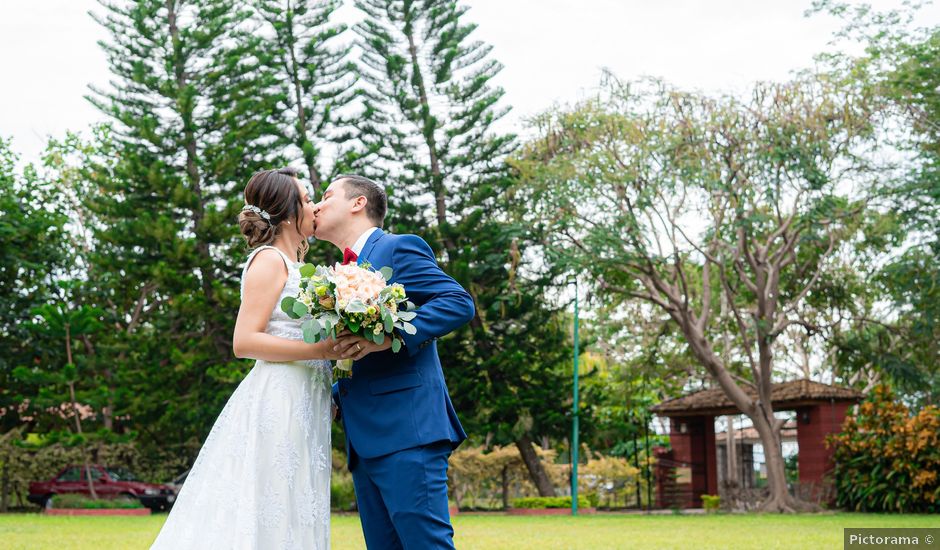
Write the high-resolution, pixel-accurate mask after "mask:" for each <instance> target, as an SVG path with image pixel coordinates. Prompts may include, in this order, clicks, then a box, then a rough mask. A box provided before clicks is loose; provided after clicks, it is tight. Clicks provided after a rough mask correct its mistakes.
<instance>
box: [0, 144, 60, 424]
mask: <svg viewBox="0 0 940 550" xmlns="http://www.w3.org/2000/svg"><path fill="white" fill-rule="evenodd" d="M16 161H17V158H16V155H15V154H14V153H13V152H12V151H11V149H10V143H9V142H8V141H4V140H0V211H2V212H3V215H2V216H0V348H2V349H3V353H2V354H0V410H2V413H0V432H3V433H7V432H8V431H9V430H12V429H14V428H16V427H18V426H21V425H23V424H24V421H23V420H22V417H23V416H29V415H28V412H27V410H26V409H25V408H22V405H23V403H24V399H28V397H29V395H28V393H26V392H24V391H22V389H21V388H19V385H18V383H17V381H16V380H15V379H14V377H13V370H14V369H15V368H16V367H18V366H25V365H33V364H35V362H36V361H37V360H38V359H37V356H36V353H35V350H36V348H37V347H41V346H42V343H41V342H37V338H36V336H35V334H33V333H32V332H31V331H30V329H29V326H28V324H27V323H25V322H24V321H26V320H28V319H29V318H30V317H31V313H30V312H31V311H32V310H33V308H35V307H38V306H40V305H43V304H45V303H48V302H51V301H53V297H54V296H55V295H56V292H57V287H56V284H55V283H56V278H57V277H58V276H59V274H61V273H62V271H63V270H65V269H67V268H68V267H69V264H70V262H69V259H70V255H69V253H68V251H69V247H68V246H67V245H66V239H65V236H66V233H65V227H66V223H67V217H66V213H65V210H64V209H63V208H62V198H63V196H62V195H61V194H60V192H59V190H58V189H57V188H56V186H55V185H54V184H53V183H52V182H49V181H45V180H43V179H42V178H40V176H39V175H38V174H37V172H36V170H35V168H34V167H33V166H31V165H28V166H26V167H25V168H24V169H23V170H22V171H18V170H17V168H16ZM14 409H18V410H20V412H21V413H22V414H15V413H14ZM26 424H28V422H26Z"/></svg>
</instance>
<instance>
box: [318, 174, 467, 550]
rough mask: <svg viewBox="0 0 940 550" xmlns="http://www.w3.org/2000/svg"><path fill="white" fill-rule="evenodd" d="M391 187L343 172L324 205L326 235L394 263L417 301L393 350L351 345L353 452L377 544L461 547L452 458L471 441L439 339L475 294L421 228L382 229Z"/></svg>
mask: <svg viewBox="0 0 940 550" xmlns="http://www.w3.org/2000/svg"><path fill="white" fill-rule="evenodd" d="M386 209H387V199H386V196H385V190H384V189H383V188H382V187H381V186H380V185H378V184H377V183H375V182H373V181H372V180H370V179H368V178H364V177H361V176H339V177H337V178H336V179H335V180H334V181H333V182H332V183H331V184H330V186H329V187H327V189H326V191H325V192H324V193H323V199H322V200H321V201H320V202H319V203H318V204H317V206H316V217H315V220H316V221H315V223H316V229H315V233H314V234H315V236H316V238H317V239H320V240H325V241H329V242H331V243H333V244H334V245H336V246H337V247H338V248H339V249H340V250H342V251H343V259H344V262H349V261H357V262H358V263H362V262H369V263H370V264H371V265H372V266H373V267H374V268H375V269H381V268H383V267H390V268H392V279H391V282H395V283H401V284H402V285H403V286H404V287H405V292H406V293H407V294H408V297H409V299H410V300H411V301H412V302H414V303H415V305H416V306H418V309H417V314H418V315H417V317H415V318H414V320H413V321H411V323H412V324H413V325H414V326H415V328H416V329H417V333H416V334H413V335H410V334H407V333H402V334H400V335H399V336H400V337H401V338H402V340H403V341H404V344H405V345H404V347H402V349H401V350H400V351H399V352H398V353H393V352H392V351H391V349H390V348H391V339H390V338H386V339H385V342H384V343H383V344H381V345H379V344H374V343H372V342H370V341H367V340H366V339H364V338H356V339H354V340H347V339H344V340H342V341H343V342H349V343H348V348H352V350H354V351H355V353H356V355H355V356H354V357H353V358H354V359H355V362H354V363H353V367H352V377H350V378H342V379H340V380H339V381H338V382H337V383H336V384H334V385H333V400H334V401H335V403H336V405H337V407H339V415H340V418H341V419H342V422H343V427H344V429H345V432H346V452H347V455H348V460H349V469H350V470H351V471H352V475H353V484H354V485H355V488H356V500H357V502H358V504H359V513H360V519H361V521H362V531H363V534H364V535H365V539H366V545H367V546H368V547H369V548H371V549H385V548H388V549H397V548H406V549H416V550H417V549H421V550H424V549H432V548H454V542H453V536H454V529H453V527H451V524H450V514H449V512H448V505H447V459H448V457H449V456H450V453H451V451H452V450H453V449H454V448H456V447H457V445H459V444H460V442H461V441H463V440H464V439H466V438H467V436H466V434H465V433H464V431H463V428H462V427H461V426H460V422H459V421H458V420H457V414H456V413H455V412H454V407H453V405H452V404H451V401H450V396H449V395H448V393H447V386H446V385H445V384H444V373H443V371H442V370H441V361H440V359H439V358H438V355H437V345H436V343H435V342H434V340H436V339H437V338H439V337H441V336H444V335H445V334H447V333H449V332H451V331H453V330H455V329H457V328H459V327H460V326H462V325H464V324H465V323H467V322H468V321H469V320H470V319H471V318H472V317H473V315H474V308H473V300H472V298H471V297H470V295H469V294H468V293H467V291H465V290H464V289H463V288H462V287H461V286H460V285H459V284H457V282H456V281H454V280H453V279H452V278H450V277H449V276H448V275H447V274H445V273H444V272H443V271H441V268H440V267H439V266H438V265H437V261H436V260H435V259H434V253H433V252H432V251H431V248H430V247H429V246H428V245H427V243H425V242H424V241H423V240H422V239H421V238H420V237H417V236H415V235H394V234H392V233H387V232H385V231H383V230H382V225H383V222H384V219H385V212H386Z"/></svg>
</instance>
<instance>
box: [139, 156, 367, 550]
mask: <svg viewBox="0 0 940 550" xmlns="http://www.w3.org/2000/svg"><path fill="white" fill-rule="evenodd" d="M245 203H246V204H245V207H244V208H243V209H242V212H241V214H239V217H238V223H239V226H240V227H241V232H242V234H243V235H244V237H245V239H246V240H247V241H248V246H249V247H251V248H252V249H253V250H252V251H251V253H250V254H249V255H248V258H247V260H246V261H245V267H244V269H243V271H242V283H241V307H240V308H239V310H238V318H237V320H236V322H235V334H234V337H233V350H234V352H235V355H236V356H237V357H240V358H252V359H257V361H256V362H255V365H254V368H252V369H251V372H249V373H248V375H247V376H246V377H245V379H244V380H242V382H241V383H240V384H239V385H238V388H236V389H235V393H233V394H232V396H231V398H229V400H228V403H226V405H225V407H224V408H223V409H222V412H221V414H220V415H219V418H218V419H217V420H216V422H215V425H214V426H213V427H212V430H211V431H210V432H209V436H208V438H207V439H206V442H205V444H204V445H203V446H202V450H201V451H200V452H199V456H198V457H197V458H196V462H195V464H194V465H193V467H192V470H190V473H189V476H188V477H187V479H186V483H185V484H184V485H183V488H182V490H181V491H180V493H179V496H178V498H177V501H176V504H175V505H174V506H173V509H172V511H171V512H170V515H169V516H168V517H167V520H166V523H164V525H163V528H162V529H161V531H160V533H159V534H158V535H157V538H156V540H155V541H154V543H153V546H151V548H152V549H157V550H162V549H167V550H169V549H172V550H180V549H186V548H214V549H215V548H217V549H224V550H228V549H236V548H238V549H242V548H244V549H256V550H266V549H273V548H277V549H285V550H286V549H293V548H304V549H313V548H317V549H327V548H329V546H330V469H331V465H332V462H331V450H330V422H331V416H332V403H331V398H330V385H331V380H330V377H331V370H330V362H329V361H328V360H330V359H343V358H347V357H352V356H353V355H354V354H355V348H352V346H353V344H355V342H356V340H355V339H354V338H349V337H346V338H343V337H341V338H339V339H337V340H336V341H334V340H325V341H322V342H320V343H317V344H307V343H305V342H304V341H303V338H302V332H301V329H300V321H298V320H294V319H291V318H289V317H288V316H287V315H286V314H285V313H284V312H283V311H281V308H280V303H281V299H283V298H284V297H285V296H291V295H296V294H297V292H298V290H299V287H298V285H299V280H300V273H299V271H298V268H299V266H300V265H301V263H302V262H299V261H298V260H300V259H302V258H303V257H304V254H305V253H306V252H307V239H308V238H309V237H310V236H312V235H313V231H314V208H313V201H312V200H311V198H310V196H309V194H308V192H307V190H306V189H305V188H304V186H303V185H302V184H301V183H300V181H299V180H298V179H297V172H296V171H295V170H293V169H291V168H282V169H280V170H266V171H263V172H258V173H257V174H255V175H254V176H252V177H251V180H249V182H248V185H247V187H246V188H245ZM350 348H352V349H350ZM347 352H348V353H347Z"/></svg>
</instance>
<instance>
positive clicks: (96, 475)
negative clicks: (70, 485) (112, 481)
mask: <svg viewBox="0 0 940 550" xmlns="http://www.w3.org/2000/svg"><path fill="white" fill-rule="evenodd" d="M88 469H89V470H91V480H92V481H100V480H102V479H104V472H102V471H101V470H99V469H98V468H92V467H89V468H88ZM82 479H83V480H85V479H88V478H86V477H85V476H82Z"/></svg>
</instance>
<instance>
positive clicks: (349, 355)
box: [333, 334, 392, 361]
mask: <svg viewBox="0 0 940 550" xmlns="http://www.w3.org/2000/svg"><path fill="white" fill-rule="evenodd" d="M391 348H392V339H391V338H389V337H388V336H386V337H385V341H384V342H382V343H381V344H375V343H373V342H370V341H368V340H366V339H365V338H362V337H361V336H356V335H353V334H347V335H344V336H341V337H339V338H337V339H336V345H335V346H334V347H333V349H334V350H335V351H337V352H338V353H341V354H342V356H343V359H352V360H353V361H358V360H360V359H362V358H363V357H365V356H366V355H369V354H370V353H373V352H376V351H384V350H387V349H391Z"/></svg>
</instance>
